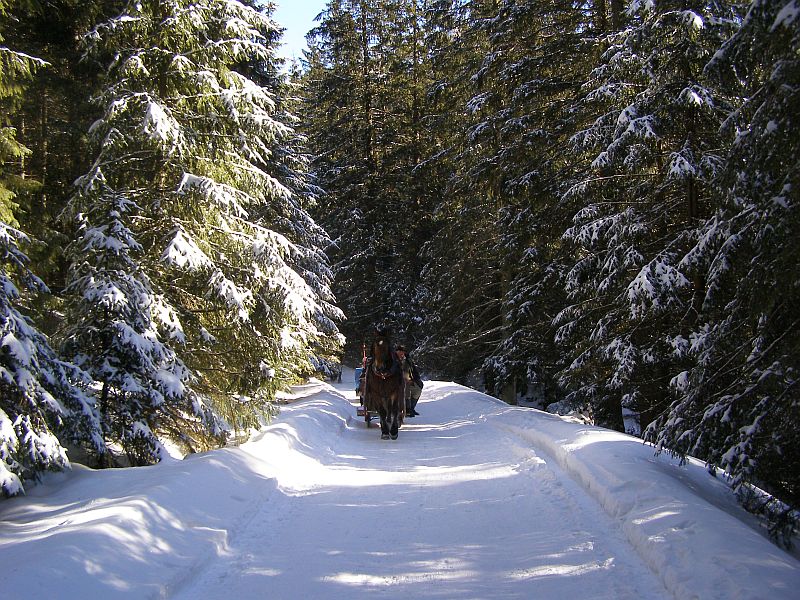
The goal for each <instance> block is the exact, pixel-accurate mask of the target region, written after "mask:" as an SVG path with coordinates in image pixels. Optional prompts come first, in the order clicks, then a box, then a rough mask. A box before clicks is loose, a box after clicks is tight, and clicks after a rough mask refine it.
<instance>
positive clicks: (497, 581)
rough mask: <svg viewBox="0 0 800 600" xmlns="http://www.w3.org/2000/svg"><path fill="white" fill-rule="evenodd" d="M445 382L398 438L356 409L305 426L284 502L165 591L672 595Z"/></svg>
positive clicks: (190, 598) (564, 484) (574, 495)
mask: <svg viewBox="0 0 800 600" xmlns="http://www.w3.org/2000/svg"><path fill="white" fill-rule="evenodd" d="M345 379H347V378H345ZM339 387H340V390H341V391H342V392H343V393H346V394H349V395H350V396H353V395H352V392H351V391H350V390H349V389H348V388H349V387H350V386H349V385H347V384H344V385H341V386H339ZM453 391H454V390H453V389H452V388H451V387H448V386H447V385H438V386H437V385H436V384H432V385H430V386H429V388H426V391H425V394H424V396H423V400H422V402H421V403H420V406H419V410H420V412H421V413H422V414H421V415H420V417H417V418H415V419H410V420H408V421H407V422H406V424H405V425H404V426H403V428H402V430H401V434H400V438H399V439H398V440H397V441H395V442H388V441H382V440H380V439H379V430H378V429H377V428H375V427H374V426H373V427H372V428H371V429H369V430H368V429H366V427H365V424H364V423H363V421H360V420H353V421H351V422H348V423H347V424H346V425H345V426H343V427H342V429H341V430H339V431H336V432H332V434H331V435H329V436H327V438H326V439H325V440H324V442H323V441H320V440H314V439H304V440H303V442H304V443H305V444H308V446H306V447H305V448H304V450H303V452H305V453H306V454H307V455H308V457H309V461H308V462H307V463H305V462H304V461H301V462H299V463H298V464H297V465H296V470H293V469H289V470H287V472H286V473H285V474H284V475H283V476H281V477H279V480H278V485H279V487H280V489H281V491H283V493H284V494H286V495H287V496H288V497H290V498H291V501H290V502H286V503H285V507H284V508H283V509H282V510H281V511H280V512H279V513H278V514H276V513H275V508H276V507H275V504H274V503H264V504H263V505H262V506H261V507H260V509H259V510H258V511H257V512H255V513H254V514H253V515H252V518H251V519H250V520H249V522H248V523H247V527H246V533H244V534H243V535H241V536H240V537H238V538H237V539H235V540H234V541H232V542H231V543H230V546H229V547H228V548H227V550H226V551H225V552H224V553H223V555H222V556H221V557H219V558H218V559H217V560H215V561H214V562H213V564H210V565H208V567H207V569H204V570H203V572H202V574H201V575H200V576H199V577H197V578H196V579H194V580H192V581H191V584H190V585H186V586H185V587H183V588H182V589H181V590H180V593H176V594H175V595H174V596H172V598H174V599H175V600H178V599H180V600H184V599H185V600H198V599H209V600H212V599H214V600H217V599H220V598H233V599H241V598H259V597H263V598H270V599H277V598H298V599H299V598H309V599H310V598H314V599H323V598H350V599H352V598H362V597H363V598H367V597H370V598H372V597H375V595H376V593H377V596H378V597H381V598H401V599H404V600H409V599H412V598H464V599H466V598H520V599H522V598H525V599H531V598H548V599H556V598H564V599H573V598H608V599H617V600H624V599H626V598H630V599H637V600H643V599H654V600H655V599H660V598H667V597H671V596H670V595H668V594H667V593H666V591H665V589H664V586H663V585H662V584H661V583H660V582H659V580H658V578H657V577H655V576H654V574H653V573H652V572H651V570H650V569H649V568H648V567H647V566H646V565H645V564H644V563H643V562H642V560H641V558H640V557H639V556H638V555H637V553H636V552H635V551H634V550H633V548H631V546H630V545H629V544H628V542H627V541H626V540H625V539H624V536H623V535H622V533H621V531H620V530H619V527H618V525H616V524H615V523H614V522H612V520H611V518H610V517H609V516H608V515H607V514H606V513H605V512H604V511H603V510H602V508H601V507H600V506H599V505H598V503H597V502H596V501H595V500H594V499H592V498H590V497H588V496H587V494H586V492H584V490H583V489H582V488H581V487H580V486H578V485H576V483H575V482H574V481H573V480H572V479H570V477H568V476H566V475H565V474H564V473H563V472H562V471H561V469H560V468H559V467H558V465H557V464H556V462H555V461H554V460H552V459H550V458H548V457H547V456H544V455H542V454H540V453H538V452H537V451H535V450H534V449H533V448H531V445H530V443H529V442H525V441H524V440H522V439H520V438H519V437H518V436H516V435H514V434H512V433H509V432H508V431H504V430H503V429H500V428H498V427H496V426H493V424H492V421H491V419H487V418H486V415H485V414H484V413H486V412H487V411H488V412H491V411H492V409H493V408H495V406H494V405H493V404H491V403H488V404H487V402H486V401H485V400H482V401H479V402H470V400H469V397H468V396H459V395H455V396H454V395H453ZM353 397H354V396H353ZM316 461H319V463H318V464H317V463H316Z"/></svg>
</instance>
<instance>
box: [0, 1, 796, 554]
mask: <svg viewBox="0 0 800 600" xmlns="http://www.w3.org/2000/svg"><path fill="white" fill-rule="evenodd" d="M274 5H275V2H270V1H263V0H191V1H190V0H135V1H124V0H105V1H102V2H101V1H96V0H0V120H2V121H1V122H0V254H1V255H2V271H0V278H1V279H2V289H0V336H2V339H1V340H0V486H2V490H3V492H4V494H6V495H14V494H18V493H21V492H22V491H24V485H27V483H26V482H28V481H34V480H36V479H37V478H38V477H39V474H40V473H41V472H43V471H46V470H58V469H63V468H65V467H66V466H68V464H69V461H68V459H67V450H66V448H69V452H70V455H71V456H75V453H78V452H82V453H85V454H86V457H87V458H86V460H87V461H88V462H89V464H91V465H92V466H96V467H108V466H116V465H121V464H126V465H145V464H152V463H154V462H158V461H159V460H161V459H162V458H163V457H164V456H165V453H166V452H167V451H168V450H169V449H170V448H167V447H166V446H167V445H170V446H174V447H176V448H178V449H179V451H180V452H182V453H184V454H185V453H190V452H196V451H200V450H204V449H207V448H212V447H217V446H220V445H224V444H225V443H227V442H228V441H229V440H230V439H231V438H232V437H235V436H236V435H237V434H239V433H240V432H246V431H247V430H248V429H249V428H252V427H257V426H258V425H259V424H260V423H262V422H263V419H265V418H268V417H269V415H270V414H271V413H272V411H273V410H274V401H275V397H276V393H277V392H278V391H280V390H282V389H285V388H286V387H287V386H289V385H291V384H293V383H296V382H299V381H302V380H304V379H306V378H308V377H309V376H312V375H317V376H319V375H320V374H321V375H330V374H331V373H333V372H335V371H336V370H337V369H338V368H339V367H338V365H339V364H340V363H342V364H345V365H355V364H357V363H358V361H359V360H360V358H361V355H362V345H363V344H364V343H365V342H366V341H367V340H368V339H369V338H370V336H371V334H372V331H373V330H374V328H375V327H376V326H381V327H388V328H390V329H391V331H392V333H393V336H394V338H395V340H396V341H399V342H403V343H405V344H406V345H407V346H408V347H410V348H411V349H412V351H413V354H414V357H415V359H416V361H417V363H418V364H419V365H420V367H421V368H422V370H423V371H424V372H426V373H427V374H428V375H429V376H430V377H432V378H443V379H449V380H455V381H459V382H463V383H467V384H469V385H471V386H472V387H475V388H477V389H480V390H481V391H485V392H486V393H489V394H491V395H494V396H497V397H498V398H501V399H503V400H505V401H506V402H509V403H512V404H517V403H530V404H532V405H534V406H537V407H539V408H542V409H546V410H550V411H552V412H560V413H564V414H566V413H573V414H576V415H580V416H581V418H583V419H585V420H587V421H588V422H591V423H594V424H597V425H600V426H603V427H608V428H612V429H617V430H626V429H627V430H628V431H629V432H630V433H633V434H635V435H640V436H641V437H642V438H643V439H644V441H645V442H647V443H651V444H652V445H653V446H654V449H655V451H656V452H669V453H672V454H674V455H677V456H680V457H683V458H686V457H690V456H691V457H696V458H698V459H700V460H703V461H705V462H706V463H707V464H708V466H709V469H710V470H711V471H712V472H717V471H718V470H719V471H720V472H725V473H726V474H727V476H728V477H730V478H731V482H732V485H733V487H734V489H736V490H737V491H738V492H739V493H740V497H741V499H742V501H743V502H744V503H745V504H746V505H747V506H748V507H749V508H750V509H751V510H753V511H755V512H758V513H762V514H764V515H766V516H767V517H768V519H769V522H770V527H771V529H772V532H773V533H774V534H775V535H777V536H778V537H781V536H784V537H786V538H787V539H788V537H789V536H790V535H791V532H792V530H793V529H796V527H797V522H798V519H797V513H796V510H797V508H798V507H799V506H800V468H798V466H797V465H798V464H800V390H798V388H796V387H795V386H796V385H797V382H798V377H800V373H798V369H800V336H798V332H799V331H800V326H799V325H800V274H798V269H797V265H798V262H800V261H799V260H798V259H800V210H796V209H798V203H800V195H799V194H798V190H800V126H799V125H798V118H800V4H798V3H797V1H796V0H749V1H746V0H741V1H734V0H707V1H703V0H562V1H558V2H556V1H548V0H329V2H327V5H326V7H325V10H323V12H322V13H320V14H319V15H318V16H317V19H316V27H315V28H314V29H313V30H312V31H310V32H309V33H308V36H307V41H308V48H309V49H308V51H307V52H306V53H305V56H304V58H303V59H302V60H301V61H299V63H295V64H285V63H284V61H283V60H282V59H281V58H279V55H278V52H277V51H278V48H279V45H280V43H281V35H282V28H281V26H280V24H279V23H276V22H275V21H274V20H273V13H274V9H275V6H274Z"/></svg>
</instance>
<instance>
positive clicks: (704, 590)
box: [0, 374, 800, 600]
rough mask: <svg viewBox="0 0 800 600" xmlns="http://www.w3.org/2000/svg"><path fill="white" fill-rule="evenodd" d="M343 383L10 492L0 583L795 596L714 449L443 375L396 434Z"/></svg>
mask: <svg viewBox="0 0 800 600" xmlns="http://www.w3.org/2000/svg"><path fill="white" fill-rule="evenodd" d="M345 381H349V377H348V375H347V374H346V375H345ZM350 387H351V386H350V385H349V383H344V384H341V385H338V386H336V389H332V388H331V387H330V386H328V385H326V384H323V383H322V382H312V383H310V384H309V385H307V386H301V387H300V388H297V389H296V390H295V391H294V392H293V393H294V396H293V401H292V402H290V403H289V404H288V405H286V406H284V407H283V409H282V411H281V414H280V415H279V416H278V418H277V419H276V420H275V421H274V422H273V423H272V424H271V425H269V426H267V427H264V428H263V429H261V430H260V431H259V432H257V433H256V434H254V435H253V436H252V437H251V438H250V440H249V441H248V442H247V443H245V444H242V445H241V446H239V447H236V448H223V449H220V450H214V451H210V452H204V453H200V454H196V455H193V456H190V457H187V458H185V459H184V460H171V461H165V462H163V463H161V464H159V465H155V466H153V467H143V468H136V469H107V470H101V471H94V470H91V469H87V468H85V467H79V466H76V467H75V469H74V470H73V471H72V472H70V473H65V474H56V475H52V476H49V477H48V478H47V479H46V481H45V482H44V483H43V484H42V485H39V486H34V487H33V488H31V490H30V491H29V494H28V496H26V497H22V498H13V499H11V500H7V501H5V502H2V503H0V596H2V598H3V600H30V599H32V598H46V599H48V600H86V599H87V598H103V600H122V599H125V600H128V599H132V600H141V599H143V598H152V599H162V600H229V599H230V600H339V599H342V600H345V599H346V600H354V599H359V598H364V599H366V598H370V599H372V598H375V597H378V598H397V599H399V600H416V599H444V598H447V599H453V600H456V599H457V600H464V599H486V600H488V599H525V600H530V599H533V600H535V599H543V600H559V599H564V600H573V599H575V598H578V599H581V600H587V599H608V600H626V599H631V600H634V599H635V600H661V599H665V600H666V599H668V598H675V599H678V600H684V599H686V600H692V599H699V600H717V599H718V600H732V599H737V600H757V599H759V600H760V599H765V600H766V599H769V600H777V599H781V600H789V599H794V598H796V597H797V595H796V591H797V590H798V589H800V562H798V560H797V558H795V557H794V556H792V555H789V554H787V553H786V552H784V551H783V550H780V549H779V548H777V547H776V546H774V545H773V544H772V543H770V542H769V541H768V540H767V539H766V537H765V536H764V534H763V531H761V530H759V527H758V525H757V523H755V522H754V520H753V518H752V517H751V516H750V515H748V514H747V513H745V512H744V511H743V510H742V509H741V508H740V507H739V506H738V505H737V504H736V501H735V499H734V498H733V496H732V494H731V492H730V490H729V488H728V487H727V486H726V484H725V483H724V481H722V480H721V478H714V477H711V476H709V474H708V473H707V472H706V470H705V469H704V467H703V465H701V464H698V463H696V462H692V461H690V462H689V464H687V465H680V464H679V463H678V462H677V461H676V460H674V459H672V458H670V457H668V456H663V455H662V456H655V455H654V454H653V449H652V448H651V447H648V446H645V445H643V444H642V443H641V441H640V440H637V439H635V438H631V437H630V436H626V435H624V434H620V433H617V432H613V431H608V430H605V429H600V428H596V427H591V426H587V425H583V424H578V423H574V422H570V421H569V420H566V419H562V418H560V417H557V416H554V415H549V414H546V413H542V412H540V411H535V410H530V409H525V408H519V407H512V406H508V405H506V404H504V403H502V402H500V401H498V400H496V399H494V398H490V397H488V396H485V395H483V394H480V393H478V392H475V391H473V390H470V389H468V388H465V387H462V386H459V385H456V384H453V383H444V382H433V381H430V382H426V385H425V389H424V391H423V394H422V398H421V400H420V403H419V405H418V410H419V412H420V413H421V415H420V416H419V417H416V418H414V419H410V420H408V421H407V422H406V424H405V425H404V426H403V428H402V429H401V430H400V437H399V439H397V440H396V441H382V440H381V439H380V434H379V429H378V428H377V427H372V428H370V429H367V428H366V427H365V424H364V422H363V420H361V419H358V418H356V416H355V412H356V411H355V405H354V404H353V402H354V400H355V395H354V393H353V392H352V390H351V389H350Z"/></svg>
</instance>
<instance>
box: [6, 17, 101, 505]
mask: <svg viewBox="0 0 800 600" xmlns="http://www.w3.org/2000/svg"><path fill="white" fill-rule="evenodd" d="M8 9H9V6H8V4H7V3H6V2H0V15H2V16H4V17H5V16H7V11H8ZM2 33H3V32H0V35H2ZM0 41H3V40H2V37H0ZM43 64H44V63H43V61H41V60H40V59H37V58H34V57H31V56H30V55H27V54H24V53H20V52H17V51H14V50H11V49H9V48H6V47H3V48H0V106H2V113H1V114H0V119H2V122H0V169H2V170H1V171H0V489H2V493H3V494H4V495H15V494H18V493H21V492H23V491H24V484H23V482H24V481H25V480H27V479H36V478H38V477H39V475H40V473H41V472H43V471H46V470H60V469H63V468H66V467H68V466H69V461H68V459H67V455H66V452H65V450H64V447H63V445H62V442H63V443H64V444H66V443H67V442H75V443H86V444H87V445H89V446H90V447H92V448H94V449H95V450H96V451H102V450H103V449H104V446H103V444H102V438H101V435H100V426H99V420H98V417H97V414H96V412H95V408H94V399H93V398H92V397H91V395H90V394H89V393H88V391H87V388H88V384H89V380H88V377H87V376H86V374H85V373H83V372H82V371H81V370H80V369H77V368H75V366H74V365H71V364H69V363H66V362H64V361H63V360H61V359H60V358H59V357H58V356H57V355H56V353H55V352H54V351H53V349H52V347H51V346H50V342H49V341H48V339H47V338H46V337H45V336H44V335H43V334H42V333H41V332H40V331H39V329H38V328H37V327H36V326H35V325H34V323H33V322H32V321H31V319H30V318H29V317H27V316H26V314H25V313H28V312H30V301H31V299H32V298H33V296H34V295H35V294H37V293H46V292H47V291H48V290H47V287H46V286H45V284H44V282H43V281H42V280H41V279H39V278H38V277H37V276H36V275H34V273H33V272H32V271H31V270H30V268H29V266H28V265H29V262H30V261H29V259H28V257H27V255H26V254H25V253H24V252H23V251H22V249H21V248H20V244H21V243H28V242H29V239H28V236H27V235H25V234H24V233H23V232H22V231H20V230H19V229H17V228H16V226H17V225H18V222H17V212H18V205H17V204H16V202H15V197H16V193H17V192H19V191H20V190H21V189H24V188H21V187H20V185H18V183H19V181H20V177H19V174H20V172H21V168H20V160H21V159H22V158H23V157H24V156H25V155H27V154H28V153H29V150H28V149H27V148H26V147H25V146H24V145H23V144H22V143H21V142H20V140H18V138H17V135H16V129H15V128H14V127H13V126H12V125H11V122H10V116H11V115H13V114H14V113H15V111H16V110H17V109H18V108H19V106H20V104H21V102H22V101H23V99H24V93H25V84H26V82H27V81H29V80H30V78H31V77H32V75H33V71H34V70H35V69H36V68H37V67H41V66H43Z"/></svg>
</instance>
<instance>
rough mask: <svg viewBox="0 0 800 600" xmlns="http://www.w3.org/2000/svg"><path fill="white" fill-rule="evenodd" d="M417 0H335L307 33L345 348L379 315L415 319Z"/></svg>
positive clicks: (403, 327) (403, 322) (404, 326)
mask: <svg viewBox="0 0 800 600" xmlns="http://www.w3.org/2000/svg"><path fill="white" fill-rule="evenodd" d="M420 4H421V3H420V1H419V0H402V1H394V2H389V1H385V0H382V1H380V2H374V1H373V2H368V1H366V0H336V1H334V2H330V3H329V5H328V7H327V9H326V10H325V11H324V12H323V16H322V19H321V21H320V24H319V26H318V27H317V28H315V29H314V30H313V31H312V32H311V34H310V35H309V46H310V52H309V56H308V69H307V70H306V73H304V75H303V84H304V93H305V96H306V98H307V101H306V108H307V111H306V115H307V117H308V129H307V130H306V132H307V134H308V137H309V140H310V143H311V146H312V147H313V148H314V151H315V153H316V155H317V156H316V158H315V160H314V162H313V170H314V172H315V174H316V175H317V176H318V182H319V185H320V186H321V187H322V188H324V189H325V191H326V196H325V202H324V204H323V205H321V206H320V207H319V208H318V209H317V210H316V211H315V215H317V217H318V219H319V220H320V222H321V223H322V224H323V225H324V226H325V227H326V229H327V230H328V231H330V232H331V234H332V237H333V238H334V242H335V244H334V246H333V247H332V249H331V257H332V259H333V261H334V267H335V269H334V270H335V273H336V289H337V291H338V293H337V297H338V298H339V299H340V301H341V303H342V307H343V309H344V311H345V312H346V314H347V315H348V322H347V323H346V324H345V325H344V327H345V330H346V331H347V333H348V337H349V338H350V339H351V340H352V341H353V342H354V345H353V346H351V351H352V352H355V351H358V350H360V347H357V346H360V344H359V342H361V341H362V340H363V339H364V336H365V335H367V334H368V333H369V332H370V330H371V328H372V327H373V326H374V325H375V324H376V323H378V322H381V321H383V320H388V321H391V322H394V323H395V327H394V328H395V330H396V333H400V332H403V333H407V332H408V331H409V330H410V329H411V328H412V327H413V325H414V322H415V317H416V315H415V312H416V311H415V310H414V306H413V305H414V299H415V296H416V282H417V279H418V270H419V267H418V260H419V251H418V241H419V240H418V237H417V233H418V232H419V230H420V229H422V228H424V227H425V225H426V218H427V211H426V210H425V209H424V204H425V202H426V199H427V195H426V192H425V190H424V187H425V183H424V181H423V180H422V179H421V178H419V177H417V176H416V175H415V173H414V172H413V169H414V168H415V167H416V165H417V164H418V162H419V158H420V155H421V152H422V150H421V148H422V147H423V135H422V129H421V127H422V114H423V113H422V109H423V106H422V100H423V96H424V89H425V75H424V72H423V71H424V66H423V58H424V57H425V56H426V52H425V50H424V49H423V38H422V13H421V11H420V10H419V5H420Z"/></svg>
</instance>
